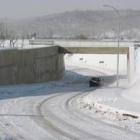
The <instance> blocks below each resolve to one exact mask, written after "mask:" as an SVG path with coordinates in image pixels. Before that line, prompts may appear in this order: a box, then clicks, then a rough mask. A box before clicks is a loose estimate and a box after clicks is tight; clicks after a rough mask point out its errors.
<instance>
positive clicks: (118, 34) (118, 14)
mask: <svg viewBox="0 0 140 140" xmlns="http://www.w3.org/2000/svg"><path fill="white" fill-rule="evenodd" d="M103 7H107V8H111V9H113V10H114V11H115V12H116V13H117V16H118V32H117V36H118V47H117V87H119V48H120V12H119V10H117V9H116V8H115V7H113V6H110V5H103Z"/></svg>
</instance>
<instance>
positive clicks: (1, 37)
mask: <svg viewBox="0 0 140 140" xmlns="http://www.w3.org/2000/svg"><path fill="white" fill-rule="evenodd" d="M5 36H6V35H5V25H4V23H3V22H1V23H0V45H1V46H3V47H4V45H5V40H6V37H5Z"/></svg>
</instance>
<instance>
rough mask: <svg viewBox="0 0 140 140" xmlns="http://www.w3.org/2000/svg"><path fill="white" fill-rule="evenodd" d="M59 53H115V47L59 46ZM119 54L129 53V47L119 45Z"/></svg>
mask: <svg viewBox="0 0 140 140" xmlns="http://www.w3.org/2000/svg"><path fill="white" fill-rule="evenodd" d="M59 53H63V54H66V53H72V54H117V48H116V47H59ZM119 54H127V55H128V54H129V47H120V48H119Z"/></svg>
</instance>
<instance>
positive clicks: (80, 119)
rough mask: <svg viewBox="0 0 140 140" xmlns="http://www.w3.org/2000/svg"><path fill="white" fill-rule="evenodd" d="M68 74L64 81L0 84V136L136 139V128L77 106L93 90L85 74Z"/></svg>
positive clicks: (7, 139)
mask: <svg viewBox="0 0 140 140" xmlns="http://www.w3.org/2000/svg"><path fill="white" fill-rule="evenodd" d="M70 69H71V70H73V71H75V72H77V71H79V73H82V71H83V73H90V74H91V75H103V74H104V73H102V72H99V71H92V70H90V69H85V68H84V69H82V68H78V67H70ZM68 73H69V74H68V75H66V77H64V79H63V80H64V81H65V84H64V83H63V82H62V81H60V82H58V83H48V84H36V85H30V86H26V85H25V86H17V87H16V86H15V87H14V86H13V87H12V86H11V87H10V86H9V87H1V89H0V93H1V97H0V139H2V140H56V139H57V140H140V133H139V132H138V131H133V129H128V128H126V127H120V126H119V125H117V124H116V123H115V122H114V121H111V120H104V119H102V118H101V117H96V116H94V115H93V116H92V115H91V114H87V113H86V112H84V111H83V110H81V109H79V108H78V105H77V104H78V102H77V100H78V99H79V98H81V97H83V96H85V95H87V94H90V93H91V92H94V90H96V89H91V88H89V87H88V84H87V83H86V81H87V80H88V78H89V77H88V76H82V75H80V74H79V75H78V74H75V73H73V72H68ZM80 82H81V83H80ZM66 83H67V84H66ZM96 91H98V89H97V90H96Z"/></svg>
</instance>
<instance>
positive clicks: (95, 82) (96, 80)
mask: <svg viewBox="0 0 140 140" xmlns="http://www.w3.org/2000/svg"><path fill="white" fill-rule="evenodd" d="M102 85H103V79H102V78H101V77H92V78H91V79H90V81H89V87H100V86H102Z"/></svg>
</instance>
